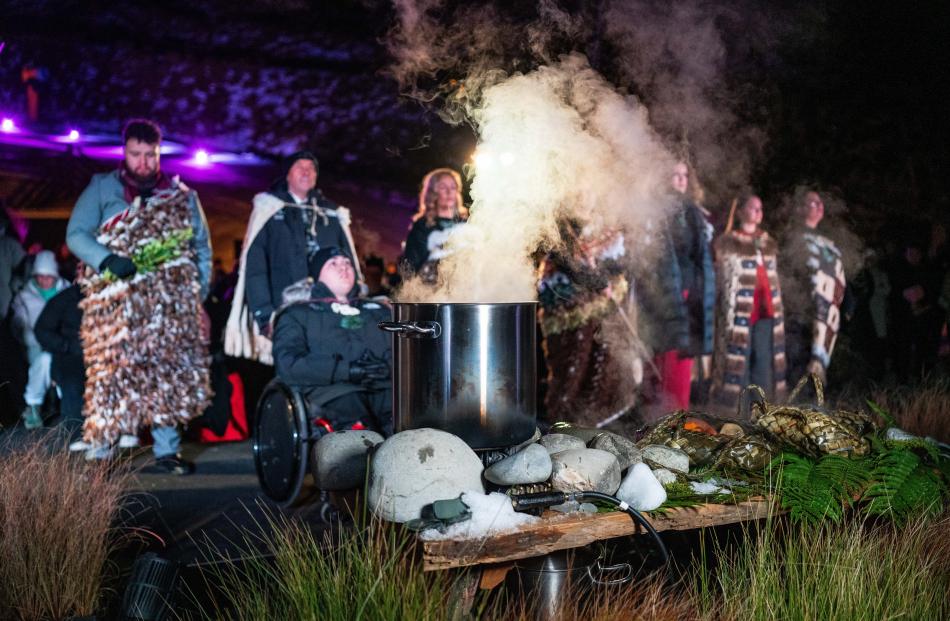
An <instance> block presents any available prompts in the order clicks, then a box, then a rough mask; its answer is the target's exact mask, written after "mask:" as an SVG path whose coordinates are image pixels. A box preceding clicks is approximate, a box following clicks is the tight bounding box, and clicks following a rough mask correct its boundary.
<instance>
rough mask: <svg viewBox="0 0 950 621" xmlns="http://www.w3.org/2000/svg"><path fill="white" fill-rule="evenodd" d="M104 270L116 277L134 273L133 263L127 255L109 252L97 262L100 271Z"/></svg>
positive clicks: (124, 276) (127, 276) (126, 276)
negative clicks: (122, 255) (121, 255)
mask: <svg viewBox="0 0 950 621" xmlns="http://www.w3.org/2000/svg"><path fill="white" fill-rule="evenodd" d="M106 270H109V271H110V272H112V273H113V274H115V275H116V277H117V278H129V277H130V276H134V275H135V263H133V262H132V259H130V258H128V257H120V256H119V255H117V254H110V255H109V256H107V257H106V258H105V259H103V260H102V263H100V264H99V272H100V273H101V272H104V271H106Z"/></svg>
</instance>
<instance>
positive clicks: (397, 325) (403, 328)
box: [376, 321, 442, 339]
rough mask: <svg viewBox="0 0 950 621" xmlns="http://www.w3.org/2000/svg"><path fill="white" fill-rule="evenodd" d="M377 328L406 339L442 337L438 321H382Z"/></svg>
mask: <svg viewBox="0 0 950 621" xmlns="http://www.w3.org/2000/svg"><path fill="white" fill-rule="evenodd" d="M376 327H377V328H379V329H380V330H385V331H386V332H392V333H393V334H395V335H397V336H401V337H404V338H415V339H437V338H439V337H440V336H442V326H441V324H439V323H438V322H437V321H380V322H379V323H378V324H376Z"/></svg>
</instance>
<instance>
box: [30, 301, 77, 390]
mask: <svg viewBox="0 0 950 621" xmlns="http://www.w3.org/2000/svg"><path fill="white" fill-rule="evenodd" d="M81 298H82V294H81V292H80V290H79V285H72V286H70V287H67V288H65V289H63V290H62V291H60V292H59V293H57V294H56V295H54V296H53V297H52V298H50V300H49V302H47V303H46V306H44V307H43V311H42V312H41V313H40V316H39V318H37V320H36V326H35V327H34V328H33V332H34V334H35V335H36V340H37V341H39V343H40V346H41V347H42V348H43V350H44V351H48V352H50V353H51V354H52V355H53V363H52V366H51V369H50V375H51V377H52V378H53V380H54V381H56V382H63V381H64V380H65V379H66V378H78V377H83V376H84V375H85V367H84V366H83V359H82V342H81V341H80V340H79V324H80V323H81V322H82V309H80V308H79V300H80V299H81Z"/></svg>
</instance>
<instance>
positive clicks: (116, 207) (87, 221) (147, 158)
mask: <svg viewBox="0 0 950 621" xmlns="http://www.w3.org/2000/svg"><path fill="white" fill-rule="evenodd" d="M161 141H162V133H161V130H160V129H159V127H158V125H156V124H155V123H153V122H152V121H148V120H145V119H132V120H130V121H129V122H128V123H126V125H125V127H124V128H123V130H122V143H123V145H124V146H123V150H122V153H123V156H122V162H121V163H120V164H119V168H118V169H117V170H114V171H112V172H109V173H103V174H97V175H93V177H92V181H90V183H89V185H88V186H87V187H86V189H85V190H83V193H82V194H81V195H80V197H79V200H78V201H76V206H75V207H74V208H73V213H72V215H71V216H70V218H69V225H68V227H67V229H66V243H67V244H68V245H69V249H70V250H72V252H73V254H75V255H76V256H77V257H78V258H79V259H80V260H81V261H82V262H83V263H85V264H86V265H87V266H89V267H92V268H93V269H94V270H95V271H97V272H100V273H101V272H103V271H105V270H109V271H110V272H111V273H112V274H113V275H114V276H115V277H116V278H120V279H126V278H132V277H133V276H135V273H136V271H137V268H136V266H135V263H134V262H133V261H132V258H131V257H126V256H120V255H118V254H115V253H112V252H110V250H109V249H108V248H107V247H105V246H104V245H102V244H101V243H99V241H98V240H97V239H96V238H97V237H98V235H99V233H100V232H101V230H102V229H108V228H110V227H112V226H114V225H115V224H116V223H117V222H119V221H121V220H123V219H125V218H127V217H128V216H129V214H130V213H132V212H133V211H134V210H136V209H144V208H147V205H148V203H147V201H148V199H149V198H150V197H152V196H153V195H154V194H155V192H156V191H160V190H171V189H173V188H176V187H177V188H178V189H180V190H182V191H183V192H185V193H186V194H187V196H188V206H189V210H190V213H191V229H192V237H191V240H190V242H189V243H190V244H191V248H192V250H193V251H194V256H195V267H196V268H197V270H198V284H199V292H198V294H199V295H200V299H202V300H203V299H204V298H205V297H207V295H208V289H209V285H210V277H211V242H210V238H209V235H208V223H207V221H206V220H205V215H204V211H203V210H202V209H201V203H200V202H199V200H198V193H197V192H195V191H194V190H190V189H188V188H187V187H186V186H185V185H184V184H182V183H181V182H180V181H179V180H178V178H177V177H175V178H170V177H168V176H167V175H165V173H164V172H163V171H162V169H161ZM194 338H201V335H197V334H196V335H194ZM125 437H126V436H123V438H125ZM128 437H130V438H134V436H128ZM152 439H153V440H154V441H155V444H154V445H153V447H152V451H153V453H154V455H155V459H156V463H157V464H158V467H159V468H161V469H163V470H165V471H167V472H169V473H171V474H178V475H182V474H190V473H192V472H193V471H194V464H192V463H191V462H189V461H186V460H185V459H183V458H182V457H181V455H179V453H178V451H179V448H180V445H181V435H180V434H179V432H178V429H177V428H176V427H174V426H165V427H152ZM130 444H131V443H130ZM119 446H120V448H121V447H123V444H122V441H121V440H120V443H119ZM90 451H91V452H87V457H88V458H90V459H101V458H106V457H108V456H110V455H111V451H112V447H96V448H94V449H91V450H90Z"/></svg>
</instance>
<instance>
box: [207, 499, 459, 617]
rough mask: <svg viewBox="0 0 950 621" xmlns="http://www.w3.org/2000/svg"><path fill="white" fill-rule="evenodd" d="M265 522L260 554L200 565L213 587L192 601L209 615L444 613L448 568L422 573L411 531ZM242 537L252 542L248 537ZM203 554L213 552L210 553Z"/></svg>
mask: <svg viewBox="0 0 950 621" xmlns="http://www.w3.org/2000/svg"><path fill="white" fill-rule="evenodd" d="M270 527H271V528H270V530H271V531H272V532H273V535H272V537H271V538H270V540H269V541H266V542H265V547H266V553H267V554H266V557H265V558H261V557H257V558H252V559H250V560H248V561H246V562H245V563H244V564H235V563H231V562H227V560H226V559H217V560H218V561H219V562H218V563H217V564H215V565H214V566H213V567H212V568H211V569H208V570H204V578H205V580H206V581H207V583H208V585H209V586H214V587H215V589H213V590H214V591H216V592H215V593H213V594H212V598H213V600H212V601H211V602H210V603H209V602H206V601H200V602H197V603H199V604H200V605H202V607H203V608H204V614H205V615H206V617H207V618H213V619H221V620H222V621H223V620H227V621H245V620H246V621H251V620H260V621H265V620H266V621H272V620H273V619H301V620H314V621H317V620H319V621H350V620H351V619H364V620H381V621H382V620H387V621H397V620H402V619H414V620H419V621H429V620H431V621H435V620H438V619H443V618H445V611H446V610H448V609H449V607H450V604H451V594H452V586H453V584H454V581H453V579H452V578H450V576H449V574H448V573H446V572H434V573H429V574H426V573H423V571H422V563H421V562H419V560H418V559H417V557H416V542H415V539H414V538H413V537H411V536H410V534H409V533H406V532H404V531H397V530H396V529H393V528H386V527H384V526H382V525H380V524H377V523H373V524H371V525H370V526H369V527H367V528H363V529H359V528H354V529H346V530H342V531H340V532H337V533H331V532H329V531H328V532H325V533H323V534H317V533H314V532H313V531H312V530H310V529H309V528H308V527H307V526H306V525H304V524H301V523H298V522H293V521H291V520H289V519H284V518H278V519H275V520H273V521H272V522H271V523H270ZM246 543H247V544H248V546H249V547H256V546H254V544H255V542H254V541H251V540H248V541H247V542H246ZM209 560H215V559H214V558H213V553H212V558H211V559H209ZM193 595H195V594H193ZM196 597H198V596H196Z"/></svg>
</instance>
